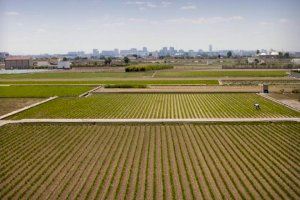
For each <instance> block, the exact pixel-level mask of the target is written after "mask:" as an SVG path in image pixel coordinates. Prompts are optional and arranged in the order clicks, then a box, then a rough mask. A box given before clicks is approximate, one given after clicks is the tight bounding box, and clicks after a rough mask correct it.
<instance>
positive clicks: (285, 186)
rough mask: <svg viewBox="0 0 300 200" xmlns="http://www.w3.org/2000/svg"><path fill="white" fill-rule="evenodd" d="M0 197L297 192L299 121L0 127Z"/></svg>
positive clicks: (295, 195)
mask: <svg viewBox="0 0 300 200" xmlns="http://www.w3.org/2000/svg"><path fill="white" fill-rule="evenodd" d="M0 141H1V145H0V158H1V159H0V166H1V176H0V199H9V198H14V199H18V198H23V199H25V198H26V199H66V198H70V199H75V198H78V199H124V198H126V199H152V198H156V199H163V198H164V199H193V198H194V199H201V198H206V199H222V198H224V199H299V198H300V190H299V188H300V174H299V168H300V153H299V152H300V147H299V143H300V124H299V123H255V124H253V123H243V124H233V123H231V124H229V123H223V124H183V125H175V124H173V125H170V124H169V125H168V124H165V125H160V124H152V125H146V124H139V125H134V124H115V125H109V124H106V125H104V124H102V125H101V124H95V125H92V124H69V125H63V124H23V125H21V124H19V125H18V124H17V125H6V126H4V127H1V128H0Z"/></svg>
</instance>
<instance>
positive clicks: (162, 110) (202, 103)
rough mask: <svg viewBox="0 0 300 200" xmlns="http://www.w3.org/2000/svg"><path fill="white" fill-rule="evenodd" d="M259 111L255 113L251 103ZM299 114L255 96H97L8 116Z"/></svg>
mask: <svg viewBox="0 0 300 200" xmlns="http://www.w3.org/2000/svg"><path fill="white" fill-rule="evenodd" d="M255 103H259V104H260V107H261V109H260V110H256V109H255V108H254V106H253V105H254V104H255ZM299 116H300V113H299V112H296V111H294V110H291V109H288V108H286V107H285V106H282V105H280V104H277V103H274V102H273V101H270V100H267V99H265V98H263V97H261V96H259V95H256V94H249V93H238V94H225V93H223V94H222V93H210V94H208V93H207V94H100V95H93V96H90V97H87V98H58V99H55V100H53V101H50V102H47V103H45V104H42V105H40V106H37V107H34V108H31V109H29V110H26V111H24V112H21V113H19V114H17V115H14V116H12V117H11V119H24V118H107V119H108V118H110V119H111V118H148V119H149V118H150V119H154V118H156V119H157V118H158V119H159V118H170V119H182V118H253V117H256V118H258V117H260V118H266V117H299Z"/></svg>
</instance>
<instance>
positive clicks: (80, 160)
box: [54, 127, 104, 198]
mask: <svg viewBox="0 0 300 200" xmlns="http://www.w3.org/2000/svg"><path fill="white" fill-rule="evenodd" d="M81 134H86V133H85V132H83V133H81ZM88 135H90V136H89V137H90V138H92V141H91V142H90V143H88V144H86V146H83V147H82V148H81V152H78V153H77V154H76V156H73V159H72V160H70V161H69V162H68V164H67V165H66V166H65V167H64V168H63V169H64V170H67V171H65V172H63V173H62V174H65V176H64V177H63V179H61V180H60V182H62V183H64V186H63V187H60V188H59V189H60V190H58V191H56V192H54V193H55V194H56V195H57V197H60V198H66V197H68V195H69V192H70V191H72V188H73V187H74V185H75V184H76V183H77V181H78V180H80V177H81V176H80V175H81V173H83V172H84V171H85V167H86V166H87V165H88V164H89V162H90V160H91V159H93V158H94V156H95V153H96V152H95V150H96V148H97V144H98V143H100V142H101V141H102V139H103V136H104V134H97V133H96V127H92V129H91V131H90V132H89V133H88ZM74 159H75V160H74ZM68 198H69V197H68Z"/></svg>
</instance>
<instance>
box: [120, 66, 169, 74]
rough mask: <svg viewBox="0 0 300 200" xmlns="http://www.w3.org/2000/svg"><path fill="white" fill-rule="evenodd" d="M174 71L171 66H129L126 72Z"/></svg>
mask: <svg viewBox="0 0 300 200" xmlns="http://www.w3.org/2000/svg"><path fill="white" fill-rule="evenodd" d="M162 69H173V66H171V65H141V66H138V65H137V66H128V67H126V68H125V71H126V72H144V71H151V70H162Z"/></svg>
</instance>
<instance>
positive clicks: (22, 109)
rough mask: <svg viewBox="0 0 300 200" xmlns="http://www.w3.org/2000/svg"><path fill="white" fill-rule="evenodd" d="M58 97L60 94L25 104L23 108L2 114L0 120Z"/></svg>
mask: <svg viewBox="0 0 300 200" xmlns="http://www.w3.org/2000/svg"><path fill="white" fill-rule="evenodd" d="M56 98H58V96H54V97H50V98H48V99H45V100H43V101H40V102H37V103H34V104H31V105H29V106H25V107H23V108H21V109H18V110H15V111H12V112H10V113H7V114H5V115H2V116H0V120H1V119H5V118H7V117H9V116H11V115H14V114H17V113H19V112H22V111H24V110H28V109H30V108H33V107H35V106H38V105H41V104H43V103H46V102H48V101H52V100H54V99H56ZM0 126H1V125H0Z"/></svg>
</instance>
